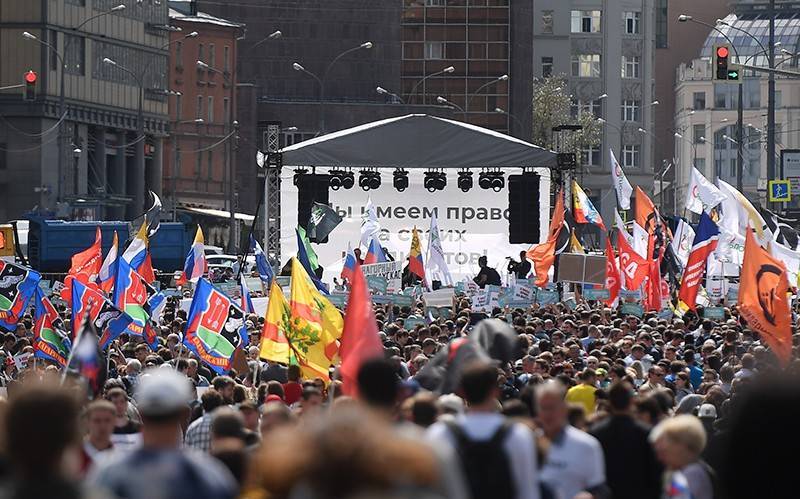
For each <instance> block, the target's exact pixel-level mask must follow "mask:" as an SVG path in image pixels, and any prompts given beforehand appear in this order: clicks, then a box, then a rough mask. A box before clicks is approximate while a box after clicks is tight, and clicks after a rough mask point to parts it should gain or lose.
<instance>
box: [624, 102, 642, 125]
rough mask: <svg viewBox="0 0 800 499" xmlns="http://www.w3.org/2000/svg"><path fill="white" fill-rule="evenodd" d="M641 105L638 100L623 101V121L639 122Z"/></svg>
mask: <svg viewBox="0 0 800 499" xmlns="http://www.w3.org/2000/svg"><path fill="white" fill-rule="evenodd" d="M640 104H641V101H638V100H624V101H622V121H639V109H640V108H641V105H640Z"/></svg>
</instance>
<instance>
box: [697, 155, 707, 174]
mask: <svg viewBox="0 0 800 499" xmlns="http://www.w3.org/2000/svg"><path fill="white" fill-rule="evenodd" d="M694 166H695V168H697V169H698V170H699V171H700V173H702V174H703V176H704V177H707V176H708V173H706V158H697V159H695V160H694Z"/></svg>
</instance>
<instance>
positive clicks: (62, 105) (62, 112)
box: [22, 4, 125, 200]
mask: <svg viewBox="0 0 800 499" xmlns="http://www.w3.org/2000/svg"><path fill="white" fill-rule="evenodd" d="M122 10H125V4H119V5H116V6H114V7H112V8H110V9H108V10H104V11H102V12H98V13H97V14H95V15H93V16H90V17H88V18H86V19H85V20H84V21H83V22H82V23H80V24H78V25H77V26H75V27H74V28H72V29H71V30H70V31H72V32H75V33H77V32H79V31H80V29H81V28H83V27H84V26H86V25H87V24H89V23H90V22H91V21H93V20H95V19H97V18H98V17H103V16H106V15H109V14H112V13H114V12H119V11H122ZM22 36H23V38H26V39H28V40H31V41H35V42H37V43H39V44H41V45H42V46H44V47H47V48H48V49H50V50H52V51H53V53H54V54H55V55H56V57H57V58H58V62H59V67H60V68H61V75H60V78H59V80H60V81H59V90H58V114H59V118H58V119H59V120H64V121H65V118H66V112H67V109H66V107H67V106H66V94H65V85H64V73H65V70H66V67H67V66H66V64H65V62H64V56H63V54H62V53H60V52H59V51H58V50H56V48H55V47H54V46H53V45H52V44H50V43H48V42H46V41H44V40H42V39H41V38H38V37H37V36H36V35H33V34H32V33H30V32H28V31H23V33H22ZM72 40H73V39H72V38H66V34H65V41H64V52H63V53H64V54H66V53H67V49H68V48H69V46H70V43H71V42H72ZM64 172H65V168H64V122H63V121H62V123H61V125H60V126H59V130H58V198H57V199H59V200H61V198H62V197H63V195H64V193H63V191H62V189H63V188H62V184H64V178H63V175H64Z"/></svg>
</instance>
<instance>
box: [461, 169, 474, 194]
mask: <svg viewBox="0 0 800 499" xmlns="http://www.w3.org/2000/svg"><path fill="white" fill-rule="evenodd" d="M473 185H474V182H473V181H472V172H471V171H469V170H468V169H466V168H464V169H462V170H461V171H459V172H458V188H459V189H461V190H462V191H464V192H469V190H470V189H472V186H473Z"/></svg>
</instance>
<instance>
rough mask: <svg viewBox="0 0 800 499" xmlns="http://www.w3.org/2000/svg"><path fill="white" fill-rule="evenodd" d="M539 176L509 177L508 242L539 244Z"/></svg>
mask: <svg viewBox="0 0 800 499" xmlns="http://www.w3.org/2000/svg"><path fill="white" fill-rule="evenodd" d="M539 182H540V179H539V175H537V174H535V173H523V174H522V175H509V177H508V242H509V243H511V244H519V243H530V244H532V243H538V242H539Z"/></svg>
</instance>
